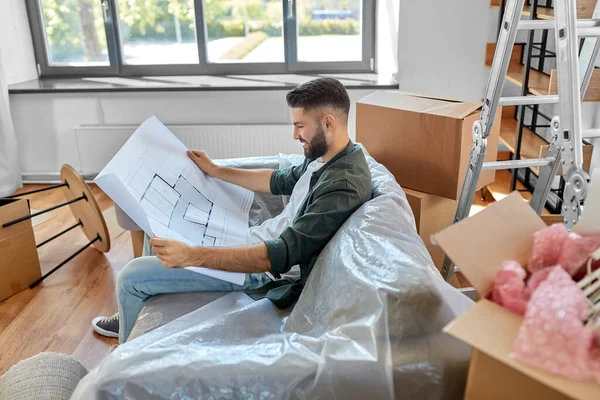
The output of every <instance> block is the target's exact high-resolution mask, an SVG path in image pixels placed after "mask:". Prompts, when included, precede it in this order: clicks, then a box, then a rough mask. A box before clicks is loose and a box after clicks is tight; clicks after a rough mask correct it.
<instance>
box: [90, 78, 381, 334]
mask: <svg viewBox="0 0 600 400" xmlns="http://www.w3.org/2000/svg"><path fill="white" fill-rule="evenodd" d="M286 100H287V103H288V105H289V106H290V107H291V108H292V119H293V123H294V139H296V140H299V141H300V143H302V146H303V148H304V155H305V160H304V162H303V163H302V164H301V165H299V166H295V167H291V168H288V169H279V170H241V169H234V168H226V167H220V166H217V165H215V164H214V163H213V162H212V161H211V160H210V159H209V158H208V157H207V155H206V154H205V153H203V152H201V151H189V152H188V156H189V157H190V158H191V159H192V160H193V161H194V162H195V163H196V165H198V167H199V168H200V169H201V170H202V171H204V172H205V173H206V174H207V175H209V176H211V177H213V178H217V179H222V180H224V181H227V182H230V183H233V184H236V185H239V186H242V187H244V188H246V189H249V190H252V191H255V192H267V193H272V194H275V195H291V198H290V202H289V203H288V205H287V207H286V208H285V209H284V211H283V212H282V213H281V214H280V215H278V216H277V217H275V218H273V219H270V220H267V221H265V222H264V223H263V224H261V225H260V226H258V227H252V228H250V229H249V231H248V245H247V246H240V247H229V248H226V247H190V246H188V245H186V244H184V243H181V242H178V241H175V240H168V239H159V238H152V239H151V240H150V241H149V244H150V245H151V246H152V251H153V252H154V253H155V254H156V256H155V257H140V258H138V259H134V260H132V261H131V262H130V263H129V264H127V266H126V267H125V268H124V269H123V271H121V273H120V275H119V278H118V282H117V299H118V306H119V313H118V314H117V315H114V316H113V317H110V318H107V317H98V318H95V319H94V320H93V322H92V325H93V327H94V330H95V331H96V332H98V333H100V334H102V335H105V336H112V337H119V342H120V343H124V342H125V341H126V340H127V338H128V336H129V334H130V332H131V330H132V328H133V325H134V323H135V320H136V319H137V316H138V314H139V312H140V310H141V309H142V307H143V306H144V303H145V302H146V300H147V299H148V298H149V297H151V296H154V295H158V294H166V293H180V292H203V291H204V292H215V291H227V292H229V291H245V292H246V293H247V294H248V295H250V296H251V297H252V298H254V299H260V298H264V297H266V298H268V299H270V300H271V301H273V302H274V303H275V304H276V305H277V306H278V307H287V306H289V305H291V304H292V303H293V302H294V301H295V300H296V299H297V298H298V297H299V296H300V293H301V291H302V288H303V286H304V284H305V283H306V280H307V279H308V276H309V274H310V271H311V269H312V267H313V266H314V264H315V261H316V259H317V256H318V255H319V253H320V252H321V250H322V249H323V247H325V245H326V244H327V242H329V240H330V239H331V237H332V236H333V235H334V234H335V233H336V231H337V230H338V228H339V227H340V226H341V225H342V224H343V223H344V221H345V220H346V219H347V218H348V217H349V216H350V215H351V214H352V213H353V212H354V211H355V210H356V209H357V208H359V207H360V206H361V205H362V204H363V203H364V202H366V201H368V200H369V199H370V198H371V174H370V171H369V168H368V166H367V162H366V160H365V157H364V154H363V152H362V150H361V149H360V147H358V146H356V145H355V144H353V143H352V141H350V139H349V137H348V113H349V111H350V98H349V97H348V93H347V92H346V89H345V88H344V87H343V85H342V84H341V83H340V82H339V81H337V80H335V79H332V78H319V79H315V80H312V81H310V82H307V83H304V84H302V85H300V86H298V87H296V88H295V89H293V90H292V91H290V92H289V93H288V94H287V97H286ZM190 265H194V266H202V267H206V268H213V269H218V270H222V271H231V272H242V273H246V274H247V275H246V281H245V283H244V285H243V286H237V285H235V284H232V283H229V282H225V281H221V280H218V279H215V278H212V277H209V276H205V275H202V274H198V273H196V272H192V271H189V270H186V269H183V267H186V266H190Z"/></svg>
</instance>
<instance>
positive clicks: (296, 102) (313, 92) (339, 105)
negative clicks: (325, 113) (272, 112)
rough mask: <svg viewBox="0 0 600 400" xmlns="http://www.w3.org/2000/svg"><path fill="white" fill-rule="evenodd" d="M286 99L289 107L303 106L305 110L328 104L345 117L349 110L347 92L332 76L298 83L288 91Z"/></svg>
mask: <svg viewBox="0 0 600 400" xmlns="http://www.w3.org/2000/svg"><path fill="white" fill-rule="evenodd" d="M286 100H287V103H288V105H289V106H290V107H292V108H303V109H304V110H305V111H311V110H315V109H318V108H320V107H326V106H329V107H332V108H335V109H336V110H338V111H340V112H343V113H344V115H345V116H346V117H348V113H349V112H350V97H349V96H348V92H347V91H346V88H345V87H344V85H342V84H341V82H340V81H338V80H337V79H334V78H317V79H313V80H312V81H308V82H305V83H303V84H301V85H298V86H296V87H295V88H294V89H292V90H291V91H289V92H288V94H287V96H286Z"/></svg>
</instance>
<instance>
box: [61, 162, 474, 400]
mask: <svg viewBox="0 0 600 400" xmlns="http://www.w3.org/2000/svg"><path fill="white" fill-rule="evenodd" d="M367 161H368V163H369V167H370V170H371V174H372V182H373V197H372V199H371V200H370V201H369V202H367V203H365V204H364V205H363V206H362V207H360V209H358V210H357V211H356V212H355V213H354V214H353V215H352V216H351V217H350V218H349V219H348V220H347V221H346V222H345V223H344V225H343V226H342V227H341V228H340V229H339V231H338V232H337V233H336V235H335V236H334V237H333V238H332V239H331V241H330V242H329V243H328V244H327V246H326V247H325V248H324V250H323V251H322V252H321V254H320V255H319V258H318V260H317V263H316V265H315V267H314V269H313V271H312V273H311V275H310V277H309V279H308V282H307V284H306V287H305V288H304V291H303V293H302V295H301V297H300V299H299V300H298V301H297V303H296V304H295V305H294V306H292V307H290V308H288V309H285V310H281V309H278V308H276V307H275V306H274V305H273V304H272V303H270V302H269V301H268V300H266V299H263V300H260V301H253V300H251V299H250V298H249V297H248V296H247V295H245V294H244V293H229V294H223V293H185V294H176V295H163V296H156V297H154V298H152V299H151V300H149V301H148V302H147V304H146V305H145V307H144V309H143V310H142V312H141V313H140V316H139V318H138V320H137V322H136V325H135V327H134V330H133V332H132V334H131V336H130V338H129V340H128V342H127V343H125V344H123V345H121V346H119V347H118V348H117V349H116V350H114V351H113V352H112V353H111V354H110V355H109V356H107V358H106V359H105V360H104V361H103V362H102V363H101V364H100V365H99V366H98V367H97V368H95V369H94V370H92V371H91V372H90V373H89V374H88V375H87V376H86V377H85V378H84V379H83V380H82V381H81V382H80V383H79V385H78V386H77V389H76V390H75V393H74V395H73V397H72V398H73V399H75V400H77V399H108V398H110V399H113V398H114V399H116V398H119V399H121V398H123V399H188V398H189V399H191V398H194V399H200V398H206V399H220V398H223V399H225V398H228V399H229V398H242V399H318V398H322V399H333V398H343V399H366V398H369V399H392V398H406V399H413V398H419V399H453V398H456V399H458V398H462V397H463V394H464V388H465V382H466V377H467V371H468V365H469V358H470V351H471V350H470V348H469V347H467V346H466V345H464V344H462V343H460V342H458V341H457V340H455V339H453V338H451V337H449V336H447V335H445V334H444V333H442V328H443V327H444V326H445V325H446V324H448V323H449V322H450V321H451V320H453V319H454V318H455V317H456V316H457V315H459V314H460V313H462V312H464V311H465V310H466V309H467V308H468V307H470V306H471V305H472V302H471V300H469V299H468V298H467V297H465V296H463V295H462V294H461V293H460V292H458V291H457V290H456V289H454V288H452V287H451V286H450V285H448V284H447V283H446V282H445V281H444V280H443V279H442V278H441V276H440V274H439V272H438V271H437V269H436V268H435V267H434V266H433V262H432V261H431V257H430V256H429V254H428V252H427V250H426V248H425V245H424V243H423V242H422V240H421V238H420V237H419V235H418V234H417V232H416V229H415V222H414V217H413V214H412V212H411V209H410V207H409V205H408V202H407V200H406V197H405V195H404V192H403V190H402V189H401V188H400V186H399V185H398V184H397V183H396V181H395V179H394V177H393V176H392V175H391V173H390V172H389V171H388V170H387V169H386V168H385V167H384V166H382V165H381V164H379V163H377V162H376V161H375V160H374V159H373V158H371V157H370V156H367ZM221 162H222V163H223V164H226V165H230V166H236V167H240V168H277V167H281V168H284V167H287V166H290V165H293V164H296V163H299V162H301V158H300V157H298V156H287V155H280V156H274V157H260V158H247V159H236V160H225V161H221ZM286 200H287V199H286V198H285V197H282V196H273V195H266V194H260V195H258V194H257V195H256V196H255V198H254V202H253V204H252V208H251V211H250V224H251V225H253V224H258V223H260V222H261V221H263V220H264V219H266V218H270V217H272V216H274V215H276V214H278V213H279V212H280V211H281V210H282V209H283V207H284V206H285V204H286ZM119 222H120V223H121V225H123V226H124V227H125V228H127V229H136V226H135V225H133V224H132V223H131V221H128V219H127V218H126V216H125V215H123V214H120V215H119Z"/></svg>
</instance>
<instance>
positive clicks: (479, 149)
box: [442, 0, 600, 297]
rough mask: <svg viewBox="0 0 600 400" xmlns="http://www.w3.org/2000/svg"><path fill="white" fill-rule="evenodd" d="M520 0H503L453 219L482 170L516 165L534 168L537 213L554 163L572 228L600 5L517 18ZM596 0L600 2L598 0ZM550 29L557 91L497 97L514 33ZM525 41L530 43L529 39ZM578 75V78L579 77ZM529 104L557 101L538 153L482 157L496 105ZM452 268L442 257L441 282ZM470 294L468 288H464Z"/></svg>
mask: <svg viewBox="0 0 600 400" xmlns="http://www.w3.org/2000/svg"><path fill="white" fill-rule="evenodd" d="M524 2H525V0H508V1H507V3H506V8H505V12H504V16H503V17H502V21H501V27H500V34H499V36H498V42H497V45H496V52H495V54H494V60H493V63H492V68H491V72H490V76H489V79H488V84H487V90H486V93H485V97H484V101H483V107H482V108H481V114H480V118H479V120H477V121H475V123H474V124H473V129H472V133H473V145H472V147H471V155H470V159H469V166H468V168H467V172H466V174H465V180H464V184H463V187H462V192H461V195H460V198H459V202H458V206H457V209H456V215H455V217H454V223H457V222H459V221H461V220H463V219H465V218H467V217H468V216H469V212H470V210H471V204H472V203H473V197H474V196H475V191H476V187H477V181H478V180H479V176H480V174H481V171H482V170H499V169H518V168H531V167H540V175H539V179H538V181H537V184H536V187H535V190H534V192H533V196H532V198H531V202H530V205H531V207H532V208H533V209H534V210H535V212H537V213H538V215H539V214H541V212H542V210H543V209H544V206H545V204H546V199H547V197H548V193H549V192H550V189H551V187H552V183H553V181H554V177H555V176H556V174H557V171H558V168H559V166H562V175H563V178H564V180H565V188H564V192H563V206H562V216H563V221H564V223H565V225H566V226H567V227H568V228H572V227H573V226H574V225H575V224H576V223H577V221H578V219H579V216H580V215H581V212H582V208H583V202H584V201H585V198H586V195H587V188H588V184H589V176H588V174H587V173H586V172H585V171H584V170H583V168H582V162H583V143H582V138H583V133H582V129H581V101H582V100H583V98H584V96H585V92H586V90H587V87H588V85H589V82H590V79H591V76H592V72H593V70H594V66H595V61H596V59H597V57H598V54H599V52H600V40H599V39H598V37H600V4H596V8H595V9H594V13H593V16H592V19H589V20H577V17H576V12H577V10H576V3H575V0H555V2H554V17H555V18H554V21H547V20H534V18H535V15H533V13H531V16H530V19H529V20H521V15H522V12H523V6H524ZM598 3H600V1H599V2H598ZM542 29H553V30H554V36H555V40H556V63H557V66H556V68H557V74H558V95H546V96H533V95H528V96H517V97H504V98H501V97H500V95H501V93H502V89H503V87H504V81H505V80H506V73H507V70H508V65H509V62H510V56H511V53H512V49H513V46H514V44H515V38H516V36H517V32H518V31H520V30H528V31H531V30H542ZM582 38H586V39H585V41H584V49H583V50H585V51H582V59H581V60H580V59H579V57H578V40H579V39H582ZM529 45H531V43H529ZM580 77H581V79H580ZM535 104H558V115H557V116H555V117H554V118H553V119H552V121H551V123H550V125H551V134H552V139H551V142H550V146H549V148H548V151H547V153H546V155H545V157H544V158H540V159H532V160H509V161H498V162H484V157H485V152H486V147H487V138H488V136H489V135H490V132H491V130H492V126H493V125H494V119H495V117H496V111H497V109H498V107H499V106H523V105H535ZM456 271H458V268H457V267H455V266H454V264H453V263H452V261H451V260H450V259H449V258H448V257H447V256H446V258H445V259H444V264H443V266H442V276H443V277H444V279H445V280H446V281H450V278H451V277H452V275H453V274H454V272H456ZM465 292H466V294H469V295H470V296H471V297H475V296H476V295H474V294H473V292H474V290H473V289H470V290H469V289H467V290H465Z"/></svg>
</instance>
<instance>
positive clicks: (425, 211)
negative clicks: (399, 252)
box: [404, 188, 458, 270]
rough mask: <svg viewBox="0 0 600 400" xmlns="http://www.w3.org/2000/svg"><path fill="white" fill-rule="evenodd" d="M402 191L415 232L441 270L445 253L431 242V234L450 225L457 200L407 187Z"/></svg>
mask: <svg viewBox="0 0 600 400" xmlns="http://www.w3.org/2000/svg"><path fill="white" fill-rule="evenodd" d="M404 192H405V193H406V199H407V200H408V204H409V205H410V208H411V209H412V212H413V214H414V215H415V223H416V225H417V232H418V233H419V236H421V239H423V242H425V246H426V247H427V250H428V251H429V254H430V255H431V259H432V260H433V263H434V264H435V266H436V267H437V269H439V270H441V269H442V265H443V264H444V256H445V254H444V251H443V250H442V249H440V248H439V247H438V246H436V245H434V244H432V243H431V235H433V234H434V233H437V232H439V231H441V230H442V229H444V228H446V227H448V226H450V225H452V222H453V221H454V215H455V214H456V206H457V204H458V202H457V201H456V200H450V199H446V198H443V197H439V196H434V195H432V194H427V193H423V192H419V191H416V190H412V189H408V188H405V189H404Z"/></svg>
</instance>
